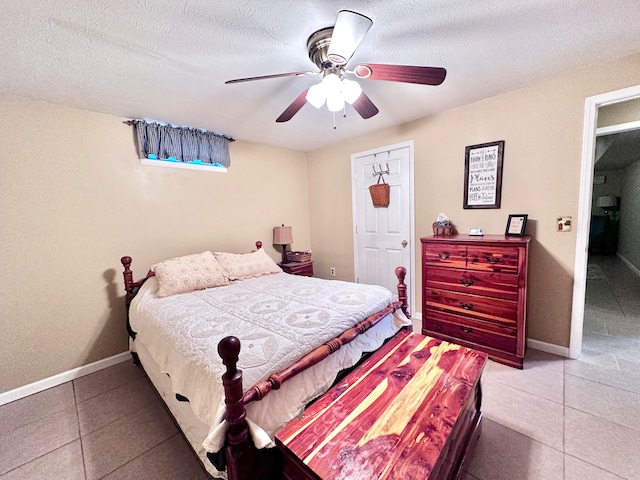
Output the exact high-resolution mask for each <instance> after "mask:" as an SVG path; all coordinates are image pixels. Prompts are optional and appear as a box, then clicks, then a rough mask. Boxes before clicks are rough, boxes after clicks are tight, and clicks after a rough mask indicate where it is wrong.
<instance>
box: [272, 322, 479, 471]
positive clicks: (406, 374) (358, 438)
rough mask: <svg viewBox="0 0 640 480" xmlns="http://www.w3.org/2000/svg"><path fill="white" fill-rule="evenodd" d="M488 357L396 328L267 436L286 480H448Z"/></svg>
mask: <svg viewBox="0 0 640 480" xmlns="http://www.w3.org/2000/svg"><path fill="white" fill-rule="evenodd" d="M486 360H487V355H486V353H484V352H479V351H477V350H471V349H469V348H466V347H462V346H460V345H454V344H452V343H449V342H445V341H443V340H440V339H436V338H431V337H426V336H424V335H420V334H417V333H412V332H409V331H408V330H404V331H401V332H399V333H398V334H397V335H396V336H395V337H393V338H392V339H391V340H390V341H389V342H387V343H386V344H385V345H384V346H383V347H382V348H380V349H379V350H377V351H376V352H374V353H373V354H372V355H371V356H370V357H369V358H368V359H367V360H365V361H364V362H363V363H362V364H361V365H360V366H359V367H358V368H356V369H355V370H353V371H352V372H351V373H349V374H348V375H347V376H346V377H344V378H343V379H342V380H340V381H339V382H338V383H337V384H336V385H334V387H333V388H332V389H331V390H329V391H328V392H327V393H326V394H325V395H323V396H322V397H321V398H320V399H318V400H317V401H316V402H315V403H313V404H312V405H311V406H310V407H309V408H307V409H306V410H305V411H304V412H303V413H302V415H300V416H299V417H297V418H294V419H293V420H292V421H291V422H290V423H288V424H287V425H285V426H284V427H283V428H282V429H281V430H280V431H279V432H278V433H276V445H277V446H278V448H279V450H280V452H281V453H282V471H283V476H284V478H285V480H319V479H321V480H355V479H366V480H369V479H380V480H383V479H384V480H453V479H457V478H460V477H461V475H462V472H463V470H464V467H465V465H466V463H467V462H468V461H469V457H470V453H471V451H472V450H473V447H474V444H475V442H476V440H477V438H478V436H479V435H480V426H481V419H482V413H481V411H480V407H481V405H480V404H481V398H482V395H481V392H480V376H481V374H482V369H483V368H484V365H485V362H486Z"/></svg>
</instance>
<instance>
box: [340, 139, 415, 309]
mask: <svg viewBox="0 0 640 480" xmlns="http://www.w3.org/2000/svg"><path fill="white" fill-rule="evenodd" d="M379 172H382V178H383V180H384V182H386V183H387V184H389V205H388V206H387V207H376V206H374V205H373V202H372V198H371V195H370V192H369V187H370V186H371V185H374V184H376V183H377V182H378V179H379V177H380V175H379ZM351 178H352V190H351V192H352V202H353V205H352V211H353V231H354V236H353V239H354V272H355V280H356V282H358V283H368V284H373V285H382V286H384V287H386V288H388V289H389V290H391V292H393V293H396V292H397V284H398V280H397V278H396V276H395V273H394V272H395V268H396V267H398V266H403V267H404V268H406V270H407V276H406V278H405V284H406V285H407V297H408V299H409V307H410V309H411V311H415V298H414V297H415V294H414V290H415V289H414V285H415V274H414V271H415V255H414V254H413V248H414V247H413V245H414V214H413V202H414V194H413V141H409V142H404V143H399V144H395V145H389V146H386V147H381V148H378V149H374V150H368V151H365V152H360V153H355V154H353V155H351Z"/></svg>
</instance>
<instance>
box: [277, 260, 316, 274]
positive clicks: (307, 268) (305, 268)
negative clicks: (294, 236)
mask: <svg viewBox="0 0 640 480" xmlns="http://www.w3.org/2000/svg"><path fill="white" fill-rule="evenodd" d="M278 265H279V266H280V268H282V270H284V273H290V274H291V275H302V276H303V277H313V262H287V263H279V264H278Z"/></svg>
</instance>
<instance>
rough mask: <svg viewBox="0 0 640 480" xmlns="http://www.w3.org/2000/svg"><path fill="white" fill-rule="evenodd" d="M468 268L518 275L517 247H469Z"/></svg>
mask: <svg viewBox="0 0 640 480" xmlns="http://www.w3.org/2000/svg"><path fill="white" fill-rule="evenodd" d="M466 265H467V268H468V269H472V270H487V271H492V272H501V273H512V274H516V273H518V248H517V247H485V246H474V245H469V246H468V247H467V263H466Z"/></svg>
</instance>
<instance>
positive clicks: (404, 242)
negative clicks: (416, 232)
mask: <svg viewBox="0 0 640 480" xmlns="http://www.w3.org/2000/svg"><path fill="white" fill-rule="evenodd" d="M400 245H402V248H406V247H407V245H409V242H407V241H406V240H402V242H401V243H400Z"/></svg>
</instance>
